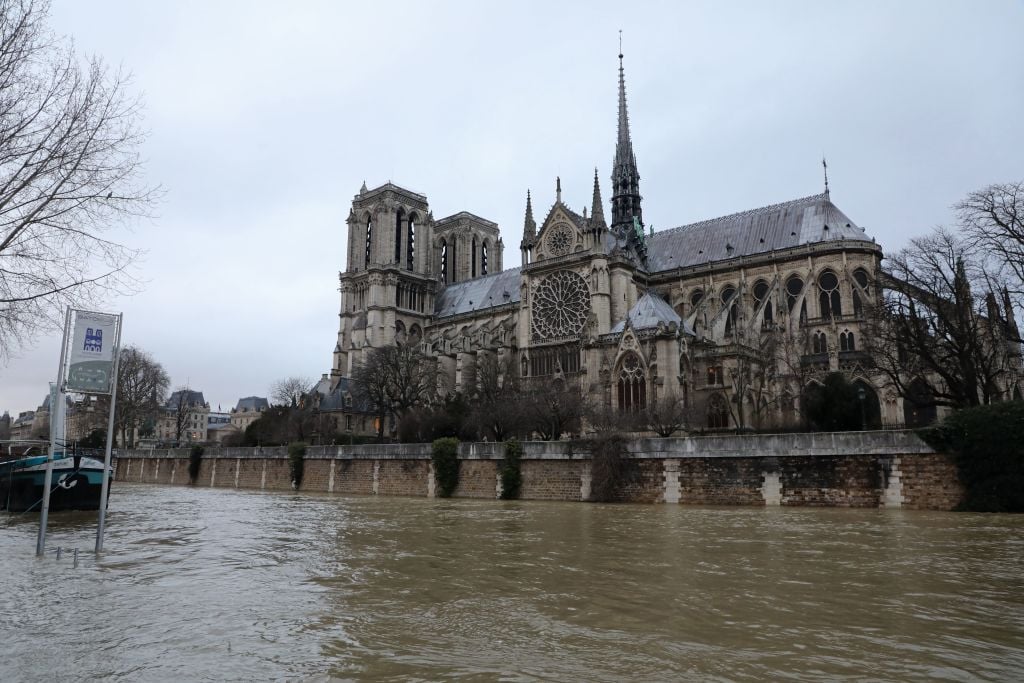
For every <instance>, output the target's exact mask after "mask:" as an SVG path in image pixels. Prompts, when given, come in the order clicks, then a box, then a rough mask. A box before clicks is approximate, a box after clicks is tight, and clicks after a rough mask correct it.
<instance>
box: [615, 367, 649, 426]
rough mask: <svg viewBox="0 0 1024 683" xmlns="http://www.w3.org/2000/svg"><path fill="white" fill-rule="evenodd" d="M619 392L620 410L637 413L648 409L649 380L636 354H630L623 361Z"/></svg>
mask: <svg viewBox="0 0 1024 683" xmlns="http://www.w3.org/2000/svg"><path fill="white" fill-rule="evenodd" d="M618 390H619V391H618V393H619V410H622V411H625V412H636V411H638V410H643V409H644V408H646V407H647V379H646V377H645V375H644V368H643V364H642V363H641V362H640V358H639V357H638V356H637V355H636V354H635V353H628V354H626V356H624V357H623V359H622V365H621V366H620V369H619V383H618Z"/></svg>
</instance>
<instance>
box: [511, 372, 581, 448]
mask: <svg viewBox="0 0 1024 683" xmlns="http://www.w3.org/2000/svg"><path fill="white" fill-rule="evenodd" d="M525 387H526V391H527V393H528V395H529V400H527V401H525V407H526V424H527V426H528V427H529V428H531V429H532V430H533V431H535V432H537V434H538V435H539V436H540V438H541V439H543V440H544V441H557V440H558V439H559V438H561V436H562V434H565V433H569V432H575V431H578V430H579V429H580V419H581V418H582V417H583V411H584V407H585V404H584V401H583V395H582V394H581V393H580V389H579V386H577V385H576V384H575V382H573V381H571V380H570V381H566V380H561V379H556V380H533V381H530V382H529V383H528V384H526V385H525Z"/></svg>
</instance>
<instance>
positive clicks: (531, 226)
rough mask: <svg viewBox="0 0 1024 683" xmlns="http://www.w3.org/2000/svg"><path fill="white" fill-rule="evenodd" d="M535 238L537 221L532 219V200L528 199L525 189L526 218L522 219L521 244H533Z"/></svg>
mask: <svg viewBox="0 0 1024 683" xmlns="http://www.w3.org/2000/svg"><path fill="white" fill-rule="evenodd" d="M536 239H537V221H535V220H533V201H532V200H531V199H530V191H529V190H527V191H526V219H525V220H524V221H523V244H524V245H527V246H533V242H534V240H536Z"/></svg>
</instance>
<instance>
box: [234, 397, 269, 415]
mask: <svg viewBox="0 0 1024 683" xmlns="http://www.w3.org/2000/svg"><path fill="white" fill-rule="evenodd" d="M269 407H270V403H269V402H268V401H267V399H265V398H263V397H261V396H246V397H245V398H240V399H238V405H236V406H235V410H236V411H238V412H242V411H249V412H259V411H261V410H266V409H267V408H269Z"/></svg>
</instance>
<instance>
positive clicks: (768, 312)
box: [754, 280, 775, 329]
mask: <svg viewBox="0 0 1024 683" xmlns="http://www.w3.org/2000/svg"><path fill="white" fill-rule="evenodd" d="M767 299H768V283H767V282H765V281H764V280H758V281H757V282H755V283H754V301H756V302H757V307H758V308H760V307H761V305H762V304H764V313H763V314H762V316H761V327H763V328H765V329H768V328H770V327H771V326H772V325H773V324H774V323H775V316H774V311H772V302H771V301H770V300H767Z"/></svg>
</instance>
